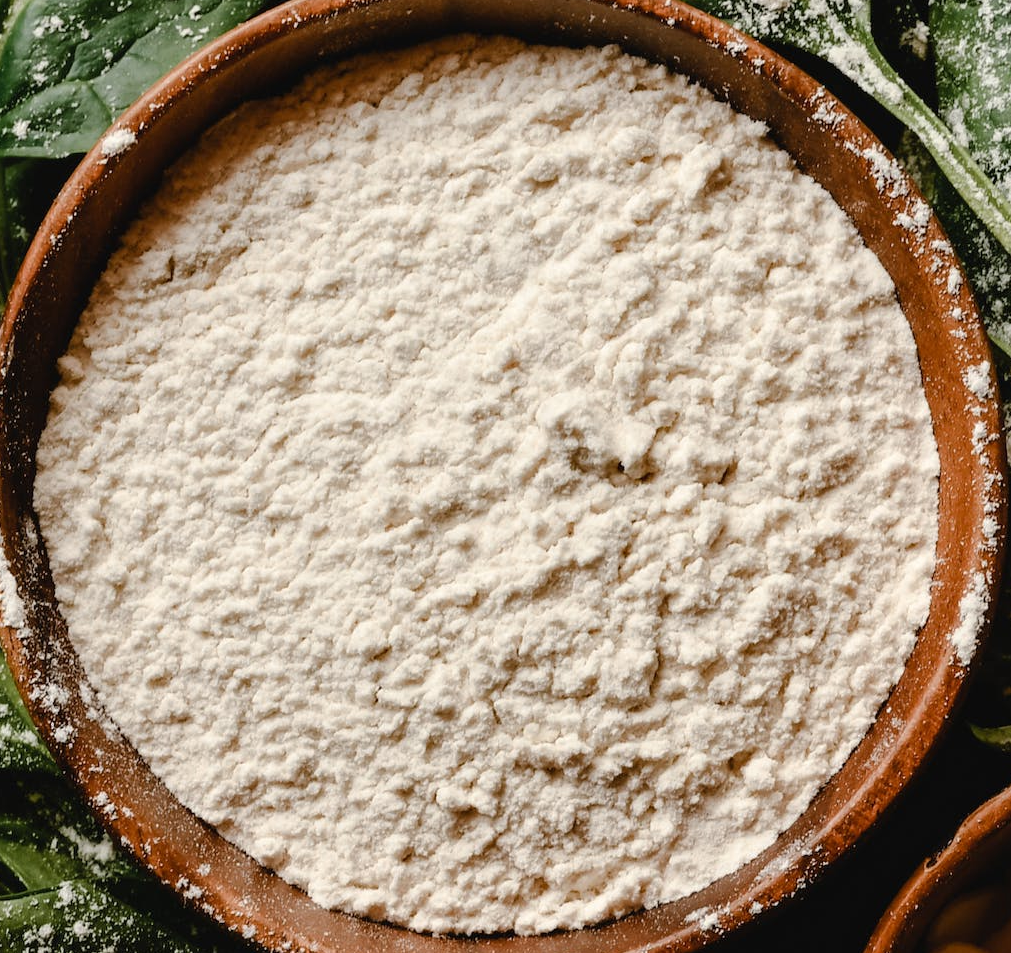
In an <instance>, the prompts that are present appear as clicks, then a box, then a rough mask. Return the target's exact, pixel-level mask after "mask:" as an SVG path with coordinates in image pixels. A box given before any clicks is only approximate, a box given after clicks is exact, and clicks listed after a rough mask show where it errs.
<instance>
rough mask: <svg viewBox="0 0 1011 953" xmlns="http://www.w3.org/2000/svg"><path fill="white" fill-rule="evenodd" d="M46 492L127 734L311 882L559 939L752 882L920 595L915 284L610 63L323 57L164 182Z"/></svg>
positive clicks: (891, 678)
mask: <svg viewBox="0 0 1011 953" xmlns="http://www.w3.org/2000/svg"><path fill="white" fill-rule="evenodd" d="M60 372H61V379H60V383H59V385H58V386H57V387H56V389H55V390H54V392H53V395H52V402H51V408H50V414H49V420H48V424H47V426H46V429H45V431H44V433H43V436H42V440H41V444H40V447H39V452H38V464H39V466H38V478H37V482H36V487H35V503H36V507H37V510H38V513H39V517H40V521H41V525H42V529H43V533H44V537H45V540H46V544H47V547H48V551H49V555H50V558H51V563H52V568H53V574H54V578H55V580H56V585H57V594H58V598H59V600H60V604H61V607H62V610H63V612H64V614H65V617H66V619H67V622H68V625H69V629H70V633H71V637H72V639H73V642H74V644H75V646H76V647H77V650H78V652H79V654H80V656H81V659H82V661H83V664H84V667H85V670H86V671H87V673H88V676H89V678H90V679H91V681H92V682H93V684H94V686H95V688H96V689H97V691H98V694H99V697H100V698H101V700H102V702H103V704H104V705H105V707H106V709H107V710H108V712H109V714H110V715H111V716H112V718H113V719H114V720H115V721H116V722H117V724H118V725H119V726H120V727H121V728H122V730H123V731H124V733H125V734H126V735H127V736H128V737H129V738H130V739H131V741H132V742H133V743H134V744H135V745H136V747H137V749H138V750H139V751H140V753H141V755H142V756H143V757H144V758H145V759H146V760H147V762H148V763H149V764H150V765H151V767H152V769H153V770H154V772H155V773H156V774H157V775H158V776H159V777H161V778H162V779H163V780H164V781H165V783H166V784H167V785H168V787H169V788H170V789H171V790H172V791H174V792H175V794H176V795H177V796H178V797H179V798H180V800H181V801H182V802H183V803H184V804H186V805H187V806H188V807H190V808H191V809H192V810H193V811H194V812H195V813H196V814H198V815H199V816H200V817H202V818H204V819H205V820H207V821H208V822H209V823H211V824H213V825H215V826H216V827H217V828H218V829H219V830H220V831H221V832H222V834H223V835H224V836H225V837H227V838H228V839H230V840H231V841H233V842H234V843H235V844H237V845H239V846H240V847H242V848H243V849H245V850H246V851H248V852H249V853H250V854H251V855H252V856H254V857H255V858H257V859H258V860H259V861H261V862H262V863H264V864H266V865H268V866H270V867H273V868H274V869H275V870H277V872H278V873H279V874H280V875H281V876H282V877H284V878H285V879H286V880H289V881H291V882H292V883H295V884H297V885H299V886H301V887H304V888H305V889H306V890H307V891H308V893H309V894H310V895H311V896H312V897H313V898H314V899H316V900H317V901H318V902H319V903H321V904H324V905H327V906H333V907H337V908H340V909H343V910H347V911H351V912H354V913H358V914H362V915H365V916H369V917H374V918H378V919H385V920H389V921H393V922H396V923H400V924H404V925H408V926H411V927H413V928H416V929H421V930H431V931H436V932H447V931H454V932H477V931H482V932H483V931H498V930H516V931H518V932H520V933H535V932H542V931H548V930H553V929H557V928H563V927H578V926H581V925H585V924H588V923H594V922H599V921H601V920H604V919H607V918H610V917H615V916H619V915H621V914H623V913H626V912H628V911H630V910H633V909H636V908H639V907H643V906H652V905H655V904H657V903H659V902H662V901H664V900H667V899H672V898H676V897H680V896H684V895H686V894H688V893H690V892H692V891H694V890H697V889H698V888H700V887H702V886H704V885H705V884H707V883H709V882H711V881H712V880H714V879H715V878H717V877H719V876H721V875H723V874H726V873H729V872H731V871H732V870H734V869H736V868H738V867H739V866H741V865H742V864H743V863H745V862H747V861H748V860H750V859H751V858H752V857H754V856H755V855H756V854H758V853H759V852H760V851H761V850H763V849H764V848H765V847H767V846H768V845H769V844H771V843H772V841H773V840H774V839H775V836H776V834H777V833H778V832H780V831H782V830H784V829H785V828H786V827H787V826H789V824H790V823H792V821H793V820H795V819H796V818H797V817H798V816H799V814H800V813H801V812H802V811H803V810H804V808H805V807H806V806H807V804H808V803H809V802H810V800H811V798H812V797H813V795H814V794H815V792H816V791H817V790H818V788H819V787H820V786H821V785H822V784H823V783H824V782H825V781H826V780H827V779H828V778H829V777H830V776H831V775H832V774H833V773H834V772H835V771H836V770H837V769H838V768H839V767H840V766H841V765H842V763H843V762H844V761H845V759H846V757H847V755H848V754H849V752H850V751H851V750H852V749H853V747H854V746H855V745H856V743H857V742H858V741H859V740H860V738H861V737H862V735H863V734H864V732H865V731H866V729H867V727H868V726H869V725H870V723H871V721H872V720H873V718H874V716H875V713H876V711H877V709H878V708H879V706H880V705H881V703H882V702H883V701H884V699H885V698H886V696H887V693H888V691H889V689H890V687H891V686H892V685H893V684H894V682H895V681H896V680H897V678H898V676H899V674H900V672H901V670H902V665H903V662H904V660H905V658H906V656H907V655H908V653H909V651H910V649H911V647H912V645H913V642H914V639H915V635H916V632H917V629H918V627H919V626H920V625H921V624H922V623H923V621H924V620H925V618H926V614H927V610H928V606H929V601H930V581H931V575H932V571H933V564H934V546H935V540H936V534H937V474H938V457H937V452H936V447H935V444H934V438H933V434H932V429H931V421H930V416H929V412H928V409H927V405H926V400H925V398H924V394H923V390H922V385H921V382H920V374H919V367H918V364H917V360H916V351H915V347H914V344H913V340H912V336H911V333H910V330H909V327H908V325H907V323H906V321H905V320H904V318H903V315H902V313H901V311H900V310H899V308H898V306H897V304H896V302H895V296H894V291H893V288H892V285H891V282H890V280H889V279H888V277H887V275H886V273H885V272H884V270H883V269H882V267H881V265H880V264H879V263H878V261H877V260H876V258H875V257H874V256H873V254H872V253H871V252H870V251H869V250H868V249H867V248H866V247H864V246H863V244H862V243H861V241H860V239H859V238H858V236H857V233H856V231H855V230H854V228H853V227H852V225H851V224H850V222H849V221H848V220H847V218H846V216H845V215H844V214H843V212H842V211H841V210H840V209H839V208H838V207H837V206H836V205H835V204H834V203H833V202H832V200H831V198H830V197H829V196H828V194H827V193H826V192H824V191H823V190H822V189H821V188H820V187H819V186H818V185H816V184H815V183H814V182H813V181H812V180H810V179H809V178H807V177H805V176H804V175H802V174H800V173H799V172H798V171H797V170H796V168H795V167H794V165H793V163H792V161H791V160H790V158H789V157H788V156H787V155H786V154H785V153H784V152H782V151H781V150H780V149H779V148H778V147H777V146H776V145H775V144H774V143H772V142H771V141H770V140H769V138H768V137H767V136H766V134H765V129H764V127H762V126H761V125H760V124H759V123H756V122H754V121H752V120H750V119H748V118H746V117H744V116H741V115H738V114H735V113H734V112H733V111H732V110H731V109H730V107H729V106H727V105H725V104H723V103H720V102H717V101H716V100H715V99H714V98H713V97H712V96H711V95H710V94H709V93H707V92H705V91H704V90H702V89H700V88H699V87H697V86H694V85H691V84H690V83H689V82H687V81H686V80H685V79H684V78H682V77H679V76H676V75H671V74H670V73H669V72H668V71H667V70H666V69H665V68H662V67H659V66H655V65H652V64H649V63H646V62H645V61H642V60H639V59H635V58H632V57H629V56H626V55H624V54H622V53H620V52H619V51H618V50H617V49H614V48H610V49H605V50H597V49H590V50H569V49H554V48H542V47H530V46H525V45H523V44H521V43H519V42H517V41H512V40H505V39H478V38H473V37H470V38H467V37H465V38H456V39H450V40H443V41H439V42H437V43H433V44H429V45H426V46H422V47H418V48H415V49H411V50H407V51H403V52H399V53H394V54H391V53H384V54H382V55H376V56H366V57H362V58H359V59H357V60H354V61H352V62H350V63H347V64H344V65H342V66H339V67H330V68H327V69H325V70H323V71H321V72H318V73H315V74H313V75H312V76H310V77H309V78H307V79H306V80H304V81H303V82H302V83H301V84H300V85H299V86H297V87H296V88H295V89H294V90H293V91H291V92H289V93H287V94H285V95H283V96H281V97H279V98H276V99H273V100H271V101H269V102H263V103H258V104H252V105H248V106H246V107H244V108H243V109H242V110H240V111H239V112H238V113H236V114H235V115H233V116H232V117H230V118H229V119H227V120H225V121H224V122H223V123H221V124H219V125H218V126H217V127H215V129H214V130H213V131H212V132H210V133H209V134H208V135H206V136H205V137H204V138H203V140H202V141H201V142H200V143H199V144H198V145H197V147H196V148H195V149H194V150H193V151H192V152H191V153H190V154H189V155H188V156H187V157H186V158H184V159H183V160H182V161H181V162H179V163H178V164H177V165H176V166H175V167H174V169H173V170H172V171H171V172H170V174H169V175H168V177H167V179H166V180H165V182H164V184H163V185H162V187H161V189H160V190H159V192H158V193H157V194H156V195H155V197H154V198H152V200H151V201H150V202H149V204H148V205H147V207H146V208H145V210H144V211H143V212H142V214H141V215H140V216H139V217H138V219H137V220H136V221H135V223H134V224H133V225H132V227H131V228H130V229H129V231H128V232H127V234H126V236H125V238H124V240H123V242H122V245H121V247H120V248H119V250H118V251H117V252H116V253H115V254H114V255H113V257H112V259H111V261H110V263H109V266H108V269H107V270H106V272H105V274H104V275H103V277H102V278H101V280H100V281H99V282H98V284H97V286H96V288H95V291H94V293H93V295H92V298H91V301H90V304H89V306H88V308H87V310H86V312H85V314H84V316H83V317H82V319H81V322H80V324H79V326H78V328H77V330H76V332H75V334H74V337H73V340H72V342H71V344H70V347H69V349H68V351H67V354H66V356H65V357H64V358H62V360H61V362H60Z"/></svg>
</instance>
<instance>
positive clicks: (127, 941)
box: [0, 880, 205, 953]
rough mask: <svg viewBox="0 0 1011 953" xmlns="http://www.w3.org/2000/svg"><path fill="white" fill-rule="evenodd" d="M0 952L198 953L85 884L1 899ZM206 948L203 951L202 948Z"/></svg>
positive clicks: (102, 890)
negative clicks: (38, 950)
mask: <svg viewBox="0 0 1011 953" xmlns="http://www.w3.org/2000/svg"><path fill="white" fill-rule="evenodd" d="M0 949H3V950H20V949H24V950H29V949H43V950H53V951H55V950H59V951H60V953H99V951H103V950H114V951H116V953H156V951H157V953H198V950H201V947H198V946H197V945H195V944H194V943H192V942H190V941H189V940H188V939H186V938H184V937H182V936H180V935H178V934H175V933H172V932H170V931H168V930H166V929H165V928H163V927H162V926H161V925H160V924H159V923H158V922H157V921H156V920H155V919H154V918H152V917H151V916H150V915H148V914H146V913H144V912H142V911H140V910H138V909H135V908H134V907H133V906H132V905H130V904H128V903H125V902H124V901H122V900H120V899H119V898H117V897H116V896H114V895H113V894H112V893H111V892H110V891H109V890H108V889H107V888H106V887H105V886H103V885H100V884H96V883H93V882H90V881H87V880H65V881H63V882H61V883H59V884H55V885H53V886H52V887H51V888H49V889H46V890H34V891H31V892H26V893H23V894H20V895H15V896H12V897H0ZM204 949H205V948H204Z"/></svg>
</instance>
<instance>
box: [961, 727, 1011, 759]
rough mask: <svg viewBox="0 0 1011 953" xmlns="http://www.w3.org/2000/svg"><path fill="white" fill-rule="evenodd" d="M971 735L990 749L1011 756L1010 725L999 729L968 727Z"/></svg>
mask: <svg viewBox="0 0 1011 953" xmlns="http://www.w3.org/2000/svg"><path fill="white" fill-rule="evenodd" d="M969 728H970V729H971V731H972V733H973V734H974V735H975V736H976V737H977V738H978V739H979V740H980V741H982V742H983V744H985V745H989V746H990V747H991V748H996V749H997V750H998V751H1003V752H1004V753H1005V754H1011V725H1004V726H1003V727H1000V728H980V727H979V726H978V725H969Z"/></svg>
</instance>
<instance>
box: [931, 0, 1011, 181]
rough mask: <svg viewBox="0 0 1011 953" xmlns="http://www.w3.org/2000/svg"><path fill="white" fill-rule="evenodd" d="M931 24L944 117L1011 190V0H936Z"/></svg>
mask: <svg viewBox="0 0 1011 953" xmlns="http://www.w3.org/2000/svg"><path fill="white" fill-rule="evenodd" d="M930 30H931V35H932V36H933V39H934V50H935V62H936V66H937V95H938V110H939V111H940V114H941V118H943V119H944V120H945V121H946V122H947V123H948V125H949V126H951V128H952V130H954V133H955V135H956V137H957V138H958V139H959V141H960V142H961V143H962V144H963V145H964V146H966V148H968V149H969V151H970V152H971V153H972V154H973V156H974V157H975V158H976V161H977V162H979V164H980V166H981V167H982V168H983V169H984V170H985V171H986V172H987V173H988V174H989V175H990V176H991V177H992V178H993V180H994V182H995V183H996V185H997V186H998V188H1000V189H1002V191H1003V192H1004V193H1005V194H1006V195H1011V4H1007V3H1006V2H1004V0H1000V3H999V4H998V3H997V2H994V0H935V2H934V3H932V4H931V8H930Z"/></svg>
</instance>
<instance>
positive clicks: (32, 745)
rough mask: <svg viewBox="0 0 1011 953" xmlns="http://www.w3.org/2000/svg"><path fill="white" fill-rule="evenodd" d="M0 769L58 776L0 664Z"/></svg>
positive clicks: (4, 667) (4, 665)
mask: <svg viewBox="0 0 1011 953" xmlns="http://www.w3.org/2000/svg"><path fill="white" fill-rule="evenodd" d="M0 769H6V770H12V769H13V770H17V771H42V772H45V773H48V774H54V775H55V774H58V770H57V767H56V763H55V762H54V761H53V759H52V756H51V755H50V754H49V752H48V751H47V750H46V747H45V745H44V744H43V743H42V739H41V738H39V736H38V734H37V732H36V731H35V727H34V726H33V725H32V721H31V718H29V717H28V712H27V711H26V710H25V706H24V704H23V702H22V701H21V696H20V695H19V694H18V691H17V688H15V686H14V679H13V678H11V674H10V671H9V670H8V668H7V666H6V664H3V663H2V662H0Z"/></svg>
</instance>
